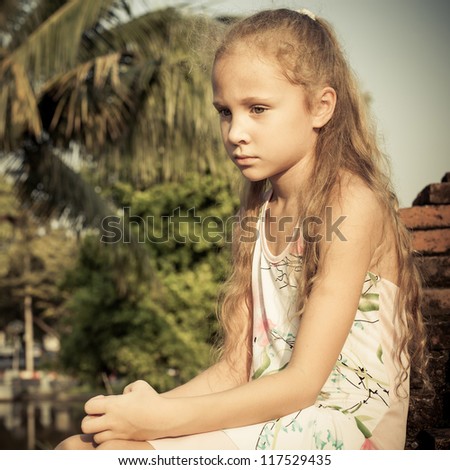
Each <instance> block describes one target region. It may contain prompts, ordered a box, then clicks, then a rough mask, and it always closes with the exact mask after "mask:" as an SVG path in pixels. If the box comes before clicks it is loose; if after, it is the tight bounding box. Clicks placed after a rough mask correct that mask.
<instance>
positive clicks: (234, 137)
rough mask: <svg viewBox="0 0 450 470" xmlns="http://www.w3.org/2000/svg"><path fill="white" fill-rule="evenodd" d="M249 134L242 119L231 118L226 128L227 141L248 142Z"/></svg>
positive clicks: (236, 143)
mask: <svg viewBox="0 0 450 470" xmlns="http://www.w3.org/2000/svg"><path fill="white" fill-rule="evenodd" d="M249 140H250V136H249V134H248V131H247V130H246V128H245V125H244V123H243V122H242V120H237V119H233V120H232V121H231V122H230V127H229V128H228V141H229V142H230V143H231V144H233V145H239V144H242V143H248V142H249Z"/></svg>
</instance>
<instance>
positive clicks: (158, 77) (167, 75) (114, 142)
mask: <svg viewBox="0 0 450 470" xmlns="http://www.w3.org/2000/svg"><path fill="white" fill-rule="evenodd" d="M35 3H36V5H35V7H34V9H32V11H30V12H28V13H27V14H26V12H25V13H24V11H23V7H24V5H29V2H26V3H25V2H22V3H21V2H19V6H20V5H22V10H21V9H20V8H19V9H18V11H19V12H20V13H21V15H22V16H20V15H19V14H16V16H14V15H13V18H16V19H19V20H20V21H19V20H17V21H15V22H14V21H9V22H8V21H6V20H4V24H3V34H2V37H3V38H7V39H8V40H7V41H5V40H4V41H3V42H4V43H6V44H5V47H4V48H3V49H1V50H0V78H1V90H0V152H3V164H4V166H5V165H6V166H7V167H8V169H9V172H10V173H11V174H13V175H15V176H16V182H17V184H16V189H17V191H18V194H19V195H20V197H21V200H22V201H25V202H26V205H27V207H28V208H30V210H31V211H32V213H33V215H35V216H36V215H37V216H43V217H48V216H49V215H56V216H60V215H61V214H67V212H69V213H70V218H71V219H72V220H74V219H75V218H77V217H81V219H79V220H81V222H82V224H85V225H86V224H87V225H89V224H93V223H94V224H95V223H98V221H99V220H101V219H102V218H103V217H104V215H105V214H108V213H111V210H113V209H112V208H111V207H110V206H108V204H107V203H105V201H104V200H102V199H101V198H100V197H99V195H98V194H97V192H98V190H97V192H96V190H95V189H94V187H93V186H92V184H90V183H92V181H93V180H95V183H96V184H97V185H98V184H100V185H101V184H102V183H105V182H106V183H110V182H111V181H114V180H116V179H125V180H127V181H129V182H132V183H133V184H135V185H136V186H137V187H143V186H147V185H149V184H152V183H154V182H161V181H169V180H181V179H183V177H184V176H185V175H186V174H188V172H189V171H195V172H200V173H213V174H214V173H218V172H219V171H220V172H221V173H223V172H225V173H226V174H227V171H228V167H227V166H226V165H227V164H222V163H218V161H220V159H218V158H217V156H218V154H220V149H221V145H220V143H219V138H218V132H217V129H216V126H215V120H214V119H213V111H212V107H211V105H210V98H211V97H210V91H209V77H208V70H207V68H205V67H204V66H203V65H204V63H205V62H204V59H205V57H204V51H200V50H199V49H197V53H196V55H195V57H194V55H193V54H192V51H193V50H194V46H193V44H194V43H195V44H196V45H198V44H199V42H198V41H197V39H198V36H197V37H194V36H193V35H192V32H194V31H196V30H198V22H199V21H201V23H202V27H201V30H202V31H206V30H207V29H209V31H212V30H213V28H215V25H216V23H215V22H214V21H212V20H211V21H208V20H206V19H205V18H203V19H202V20H199V19H198V18H194V17H188V16H184V15H181V14H179V13H177V12H176V11H174V10H170V9H169V10H163V11H156V12H152V13H148V14H145V15H143V16H140V17H138V18H133V17H131V16H127V17H126V20H127V21H124V20H123V19H121V18H123V17H124V14H125V15H127V14H128V15H129V12H130V10H129V7H130V5H129V4H128V2H127V0H120V1H119V0H98V1H85V0H70V1H67V0H66V1H63V0H40V1H37V0H36V2H35ZM14 6H15V7H16V10H17V2H15V3H12V4H11V2H5V3H4V4H2V7H1V8H8V7H9V8H14ZM0 12H1V10H0ZM8 17H9V18H11V14H10V15H8V16H6V18H8ZM1 18H2V16H1V14H0V20H1ZM4 18H5V15H3V19H4ZM119 19H120V20H119ZM74 147H76V148H77V149H78V155H79V158H78V159H77V161H74V159H73V157H72V158H70V155H73V152H72V151H70V150H71V149H73V148H74ZM68 150H69V152H68ZM68 155H69V157H68ZM222 161H225V160H224V159H223V160H222ZM80 168H82V169H85V170H86V169H87V170H88V171H85V173H84V174H85V177H83V176H82V174H83V172H82V171H81V172H80ZM86 174H87V175H88V176H89V174H90V175H92V174H95V178H92V177H91V178H89V177H88V178H86Z"/></svg>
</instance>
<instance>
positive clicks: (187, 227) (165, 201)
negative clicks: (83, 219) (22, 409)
mask: <svg viewBox="0 0 450 470" xmlns="http://www.w3.org/2000/svg"><path fill="white" fill-rule="evenodd" d="M232 191H233V189H232V187H231V186H230V184H228V183H227V182H225V181H224V180H220V179H215V178H213V177H211V176H204V177H201V176H199V175H195V174H192V175H189V177H187V178H186V181H185V182H184V183H183V184H177V183H165V184H159V185H154V186H153V187H152V188H150V189H148V190H146V191H135V190H133V189H132V186H131V185H129V184H123V183H121V184H116V185H115V187H114V188H113V190H112V197H113V198H114V199H115V200H116V202H117V204H118V205H119V206H122V207H123V208H128V209H123V211H124V212H125V213H126V215H125V217H122V218H120V219H119V218H117V219H115V220H116V221H119V220H120V223H119V224H118V226H120V227H119V228H120V230H119V231H117V232H116V233H117V234H118V235H119V237H118V239H117V240H115V242H116V243H115V244H114V245H113V244H107V243H101V242H100V238H101V236H102V235H105V234H106V235H108V231H105V232H103V234H95V235H94V234H93V235H90V236H88V237H86V238H85V239H84V240H83V243H82V248H81V252H80V257H79V259H78V263H77V266H76V268H75V269H74V270H73V271H72V272H71V273H70V274H69V276H68V277H67V280H66V289H67V290H68V292H70V294H71V300H70V301H69V303H68V304H67V309H68V313H67V316H66V320H65V326H64V328H65V334H64V336H63V341H62V346H63V349H62V361H63V364H64V366H65V367H66V368H67V370H69V371H73V372H75V371H76V372H80V371H81V373H82V376H83V378H84V379H85V380H89V381H92V382H95V381H96V380H97V381H98V380H99V379H100V377H101V373H102V372H105V373H107V374H110V375H116V376H119V377H125V378H126V379H127V380H134V379H137V378H145V379H147V380H149V381H150V383H152V384H153V385H154V386H155V387H156V388H157V389H159V390H166V389H168V388H171V387H173V386H175V385H177V384H179V383H181V382H184V381H186V380H188V379H189V378H191V377H192V376H193V375H195V374H196V373H198V372H199V371H200V370H201V369H203V368H204V367H206V366H207V365H208V364H209V361H210V357H211V353H212V352H213V350H214V340H215V335H216V333H217V324H216V319H215V308H216V297H217V291H218V287H219V285H220V283H221V282H222V281H223V280H224V278H225V276H226V273H227V269H228V264H229V258H228V256H229V252H228V247H229V244H228V243H227V242H226V240H227V237H229V235H230V234H229V229H230V224H224V229H223V232H222V233H221V234H220V236H219V235H217V233H218V232H219V230H218V229H217V226H215V227H214V231H212V230H211V229H210V230H209V232H208V229H207V228H206V226H205V223H204V222H205V221H208V220H216V221H226V220H227V219H228V218H229V217H230V216H232V215H233V214H234V213H235V211H236V208H237V204H238V200H237V197H236V195H235V194H230V192H232ZM177 214H178V215H177ZM174 215H175V216H174ZM180 216H181V221H180ZM196 217H197V218H196ZM179 222H180V223H179ZM211 225H213V224H211ZM108 240H109V241H111V239H108ZM131 240H134V243H127V242H128V241H130V242H131ZM139 241H140V242H141V243H139ZM136 242H137V243H136ZM112 248H113V249H112ZM143 257H145V260H143V259H142V258H143Z"/></svg>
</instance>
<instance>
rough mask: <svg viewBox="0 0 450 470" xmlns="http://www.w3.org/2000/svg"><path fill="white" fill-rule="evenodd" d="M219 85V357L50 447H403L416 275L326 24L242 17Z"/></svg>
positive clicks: (286, 16) (218, 72)
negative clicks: (223, 194) (234, 220)
mask: <svg viewBox="0 0 450 470" xmlns="http://www.w3.org/2000/svg"><path fill="white" fill-rule="evenodd" d="M212 83H213V92H214V106H215V107H216V108H217V111H218V113H219V116H220V126H221V132H222V136H223V141H224V145H225V147H226V150H227V152H228V155H229V156H230V158H231V159H232V160H233V162H234V163H235V164H236V166H237V167H238V168H239V170H240V171H241V173H242V175H243V176H244V178H245V180H246V185H245V190H244V192H243V198H242V209H241V211H240V214H239V215H240V224H238V227H237V229H236V231H235V234H234V239H233V248H234V250H233V269H232V274H231V276H230V278H229V281H228V283H227V284H226V286H225V289H224V294H223V296H222V302H221V313H220V320H221V324H222V326H223V330H224V338H225V339H224V344H223V351H222V352H223V354H222V356H221V359H220V360H219V361H218V362H217V363H216V364H215V365H213V366H212V367H211V368H209V369H208V370H206V371H205V372H203V373H202V374H200V375H199V376H197V377H196V378H194V379H193V380H191V381H190V382H188V383H187V384H185V385H183V386H181V387H178V388H176V389H174V390H172V391H170V392H168V393H165V394H158V393H157V392H156V391H155V390H154V389H153V388H152V387H151V386H150V385H149V384H147V383H146V382H143V381H137V382H135V383H132V384H130V385H129V386H127V387H126V388H125V390H124V394H123V395H119V396H108V397H104V396H99V397H94V398H92V399H91V400H89V401H88V402H87V403H86V405H85V410H86V413H87V416H86V417H85V419H84V420H83V423H82V430H83V432H84V433H86V434H85V435H83V436H74V437H71V438H69V439H67V440H66V441H64V442H63V443H61V444H60V445H59V446H58V448H59V449H77V448H84V449H93V448H97V449H152V448H154V449H360V448H376V449H402V448H404V444H405V434H406V419H407V412H408V398H409V373H410V365H411V363H412V361H413V360H416V359H418V364H424V343H425V339H424V338H425V337H424V327H423V322H422V318H421V314H420V309H419V300H420V299H419V297H420V285H419V277H418V274H417V271H416V268H415V266H414V264H413V260H412V255H411V247H410V242H409V238H408V233H407V231H406V229H405V227H404V226H403V225H402V224H401V222H400V220H399V217H398V213H397V200H396V197H395V195H394V193H393V192H392V189H391V184H390V182H389V180H388V178H387V176H386V175H385V173H384V170H383V165H384V160H383V157H382V155H381V152H380V150H379V149H378V148H377V144H376V141H375V136H374V133H373V131H372V129H371V128H370V127H369V125H368V123H367V121H366V118H365V115H364V112H363V104H362V102H361V99H360V96H359V94H358V91H357V88H356V85H355V81H354V79H353V77H352V75H351V72H350V70H349V67H348V65H347V63H346V61H345V59H344V57H343V54H342V51H341V49H340V47H339V45H338V43H337V41H336V38H335V36H334V34H333V32H332V30H331V28H330V26H329V25H328V24H327V23H326V22H325V21H324V20H322V19H319V18H316V17H314V16H313V15H312V14H310V13H309V12H305V11H302V12H300V13H299V12H296V11H291V10H286V9H280V10H272V11H263V12H260V13H257V14H255V15H253V16H251V17H249V18H247V19H244V20H242V21H240V22H238V23H236V24H234V25H232V27H231V29H230V30H229V31H228V33H227V34H226V35H225V38H224V39H223V42H222V43H221V45H220V47H219V48H218V50H217V52H216V56H215V60H214V67H213V74H212ZM255 220H257V222H256V226H255V225H254V224H253V222H254V221H255Z"/></svg>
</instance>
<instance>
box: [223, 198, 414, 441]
mask: <svg viewBox="0 0 450 470" xmlns="http://www.w3.org/2000/svg"><path fill="white" fill-rule="evenodd" d="M265 207H266V206H264V208H263V210H262V212H261V213H262V214H265ZM261 227H262V228H261ZM263 227H264V226H263V217H260V221H259V226H258V228H260V230H259V237H258V240H257V241H256V244H255V250H254V255H253V267H252V290H253V316H254V317H253V362H252V371H251V380H256V379H258V378H259V377H262V376H265V375H268V374H273V373H276V372H278V371H280V370H282V369H283V368H284V367H286V365H287V364H288V362H289V359H290V357H291V353H292V349H293V346H294V343H295V338H296V333H297V329H298V326H299V319H298V317H297V316H296V315H295V311H294V299H295V291H296V286H295V273H296V272H297V271H298V270H300V269H301V265H302V257H301V248H299V245H298V243H294V242H292V243H291V244H290V245H288V246H287V247H286V249H285V250H284V252H283V253H281V254H280V255H279V256H276V257H275V256H273V255H272V253H271V252H270V250H269V249H268V246H267V242H266V240H265V235H264V228H263ZM396 291H397V287H396V286H395V285H394V284H392V283H391V282H389V281H388V280H385V279H381V278H380V277H379V276H377V275H375V274H373V273H367V276H366V279H365V281H364V285H363V286H362V291H361V298H360V302H359V306H358V310H357V311H356V314H355V318H354V321H353V325H352V328H351V330H350V333H349V335H348V337H347V340H346V342H345V344H344V347H343V348H342V351H341V353H340V355H339V357H338V360H337V362H336V364H335V366H334V368H333V370H332V372H331V374H330V376H329V377H328V379H327V381H326V382H325V384H324V386H323V388H322V390H321V392H320V394H319V396H318V398H317V400H316V403H315V404H314V405H312V406H310V407H308V408H305V409H303V410H299V411H298V412H295V413H292V414H290V415H288V416H284V417H282V418H280V419H275V420H273V421H269V422H265V423H260V424H256V425H251V426H244V427H240V428H233V429H226V430H224V432H225V433H226V434H227V435H228V437H229V438H230V439H231V440H232V441H233V442H234V444H235V445H236V446H237V447H238V448H240V449H262V450H266V449H361V448H363V449H364V448H377V449H402V448H404V444H405V436H406V418H407V411H408V391H409V384H408V383H406V384H404V387H403V394H401V393H400V394H399V395H400V396H398V395H397V394H396V393H395V391H394V385H393V384H394V381H395V377H396V373H397V371H396V368H395V366H394V361H393V358H392V355H393V352H394V343H393V337H394V304H395V295H396Z"/></svg>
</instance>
